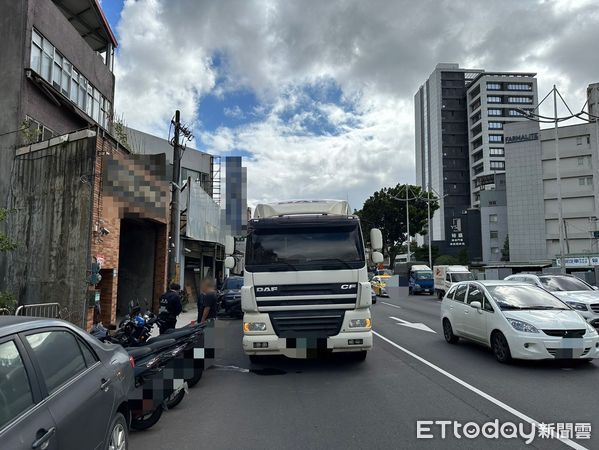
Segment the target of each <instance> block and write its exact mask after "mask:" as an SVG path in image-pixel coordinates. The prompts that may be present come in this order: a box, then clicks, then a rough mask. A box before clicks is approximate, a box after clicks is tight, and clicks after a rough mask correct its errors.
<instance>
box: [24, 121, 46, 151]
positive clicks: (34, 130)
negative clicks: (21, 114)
mask: <svg viewBox="0 0 599 450" xmlns="http://www.w3.org/2000/svg"><path fill="white" fill-rule="evenodd" d="M20 130H21V137H22V138H23V144H24V145H29V144H35V143H36V142H39V141H40V138H41V134H42V132H41V130H40V129H39V128H38V127H37V125H35V124H33V123H31V122H29V121H28V120H24V121H23V123H21V128H20Z"/></svg>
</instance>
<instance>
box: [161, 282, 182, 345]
mask: <svg viewBox="0 0 599 450" xmlns="http://www.w3.org/2000/svg"><path fill="white" fill-rule="evenodd" d="M180 291H181V286H179V284H177V283H171V285H170V286H169V290H168V291H166V292H165V293H164V294H162V295H161V296H160V310H159V311H158V317H159V319H160V325H159V327H160V334H162V333H164V332H165V331H166V330H170V329H172V328H175V326H176V325H177V316H178V315H179V314H181V311H182V310H183V305H182V304H181V294H180Z"/></svg>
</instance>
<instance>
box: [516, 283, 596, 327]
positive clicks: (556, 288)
mask: <svg viewBox="0 0 599 450" xmlns="http://www.w3.org/2000/svg"><path fill="white" fill-rule="evenodd" d="M505 279H506V280H511V281H520V282H524V283H529V284H534V285H535V286H538V287H540V288H542V289H545V290H546V291H549V292H551V293H552V294H553V295H555V296H556V297H558V298H560V299H561V300H563V301H564V302H566V303H567V304H568V305H570V307H571V308H572V309H574V310H575V311H577V312H578V313H579V314H580V315H582V316H583V317H584V318H585V319H586V320H587V322H589V323H590V324H591V325H593V326H594V327H595V328H599V290H597V288H596V287H594V286H591V285H590V284H588V283H585V282H584V281H582V280H581V279H579V278H576V277H575V276H573V275H534V274H528V273H521V274H516V275H510V276H508V277H506V278H505Z"/></svg>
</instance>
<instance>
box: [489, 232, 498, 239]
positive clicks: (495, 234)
mask: <svg viewBox="0 0 599 450" xmlns="http://www.w3.org/2000/svg"><path fill="white" fill-rule="evenodd" d="M489 237H490V238H491V239H497V231H489Z"/></svg>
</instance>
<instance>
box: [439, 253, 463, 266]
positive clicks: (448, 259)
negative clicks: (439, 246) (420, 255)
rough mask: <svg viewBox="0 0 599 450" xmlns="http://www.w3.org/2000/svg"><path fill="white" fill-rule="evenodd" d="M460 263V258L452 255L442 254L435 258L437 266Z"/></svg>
mask: <svg viewBox="0 0 599 450" xmlns="http://www.w3.org/2000/svg"><path fill="white" fill-rule="evenodd" d="M457 263H458V260H457V259H456V258H455V257H453V256H451V255H441V256H439V257H438V258H437V259H435V266H453V265H455V264H457Z"/></svg>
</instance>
